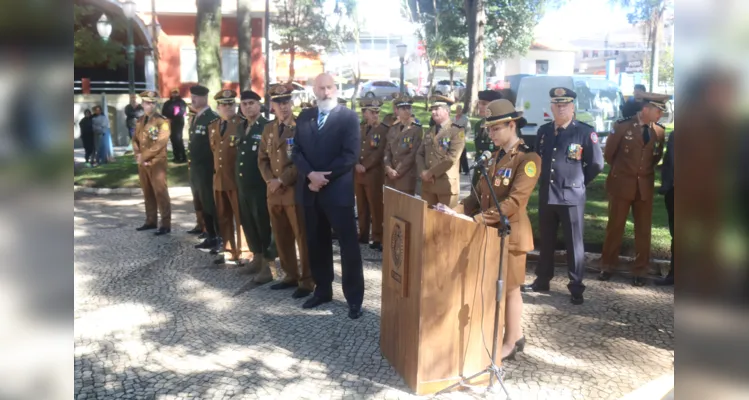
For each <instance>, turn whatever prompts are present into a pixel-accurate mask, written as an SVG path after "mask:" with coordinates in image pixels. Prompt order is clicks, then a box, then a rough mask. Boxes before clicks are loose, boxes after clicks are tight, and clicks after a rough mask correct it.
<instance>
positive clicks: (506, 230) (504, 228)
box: [435, 163, 510, 399]
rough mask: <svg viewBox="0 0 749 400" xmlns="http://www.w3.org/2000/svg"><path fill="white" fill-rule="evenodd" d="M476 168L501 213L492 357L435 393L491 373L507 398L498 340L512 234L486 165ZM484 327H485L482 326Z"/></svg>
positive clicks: (508, 396) (491, 384)
mask: <svg viewBox="0 0 749 400" xmlns="http://www.w3.org/2000/svg"><path fill="white" fill-rule="evenodd" d="M476 168H478V169H479V171H481V176H483V177H484V179H486V183H487V184H488V185H489V189H490V190H489V193H491V195H492V200H493V201H494V206H495V207H497V212H498V213H499V227H498V228H497V234H499V275H498V277H497V293H496V296H495V298H494V300H495V306H494V334H493V335H492V358H491V362H490V364H489V366H487V367H486V368H485V369H484V370H482V371H479V372H477V373H476V374H474V375H471V376H469V377H468V378H464V379H461V380H460V381H459V382H457V383H455V384H452V385H450V386H448V387H446V388H444V389H442V390H440V391H439V392H437V393H436V394H435V396H438V395H440V394H442V393H444V392H447V391H450V390H452V389H454V388H456V387H458V386H465V385H466V382H469V381H471V380H472V379H474V378H477V377H479V376H481V375H483V374H489V386H488V387H487V389H489V390H492V389H493V388H494V378H496V379H497V382H498V383H499V385H500V386H501V387H502V390H504V392H505V395H506V396H507V398H508V399H509V398H510V393H509V392H508V391H507V388H506V387H505V385H504V383H503V382H502V376H501V375H502V374H501V370H500V368H499V367H498V366H497V363H496V361H497V347H498V346H497V342H498V340H499V311H500V306H501V304H502V290H503V289H504V285H505V282H504V280H503V279H502V273H503V272H504V268H505V265H504V257H503V255H504V254H505V238H506V237H507V236H508V235H509V234H510V220H509V219H508V218H507V216H506V215H504V214H502V211H501V210H500V208H499V200H497V195H496V194H495V193H494V190H491V187H492V184H491V181H489V176H488V175H487V173H486V166H484V163H481V164H479V165H477V166H476ZM482 328H483V327H482Z"/></svg>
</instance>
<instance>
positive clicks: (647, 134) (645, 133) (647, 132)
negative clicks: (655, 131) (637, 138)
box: [642, 125, 650, 144]
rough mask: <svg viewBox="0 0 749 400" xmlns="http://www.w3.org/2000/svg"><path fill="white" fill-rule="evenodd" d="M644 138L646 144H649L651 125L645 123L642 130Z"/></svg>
mask: <svg viewBox="0 0 749 400" xmlns="http://www.w3.org/2000/svg"><path fill="white" fill-rule="evenodd" d="M642 140H643V141H644V142H645V144H648V142H650V127H648V126H647V125H645V129H643V131H642Z"/></svg>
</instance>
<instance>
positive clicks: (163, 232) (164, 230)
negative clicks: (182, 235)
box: [153, 228, 172, 236]
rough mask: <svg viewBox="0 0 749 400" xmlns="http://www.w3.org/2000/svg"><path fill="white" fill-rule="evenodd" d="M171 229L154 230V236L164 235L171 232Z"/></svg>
mask: <svg viewBox="0 0 749 400" xmlns="http://www.w3.org/2000/svg"><path fill="white" fill-rule="evenodd" d="M171 231H172V230H171V229H169V228H159V229H158V230H157V231H156V232H154V233H153V234H154V235H156V236H161V235H166V234H167V233H169V232H171Z"/></svg>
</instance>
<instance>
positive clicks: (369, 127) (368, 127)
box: [364, 125, 372, 136]
mask: <svg viewBox="0 0 749 400" xmlns="http://www.w3.org/2000/svg"><path fill="white" fill-rule="evenodd" d="M371 130H372V125H367V133H365V134H364V135H365V136H366V135H369V131H371Z"/></svg>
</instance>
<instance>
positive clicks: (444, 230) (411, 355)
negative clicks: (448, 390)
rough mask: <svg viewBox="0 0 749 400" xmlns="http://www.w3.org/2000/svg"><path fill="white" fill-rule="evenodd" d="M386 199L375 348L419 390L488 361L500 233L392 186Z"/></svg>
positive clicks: (458, 376) (451, 379)
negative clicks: (432, 208) (378, 338)
mask: <svg viewBox="0 0 749 400" xmlns="http://www.w3.org/2000/svg"><path fill="white" fill-rule="evenodd" d="M384 202H385V212H384V220H383V222H384V225H385V230H384V233H385V234H384V238H383V257H382V308H381V314H380V348H381V350H382V354H383V355H384V356H385V358H387V359H388V361H389V362H390V364H391V365H392V366H393V368H395V370H396V371H398V373H399V374H400V375H401V376H402V377H403V379H404V380H405V381H406V384H408V386H409V387H411V389H412V390H413V391H414V392H415V393H416V394H419V395H422V394H429V393H434V392H437V391H439V390H441V389H444V388H445V387H447V386H450V385H451V384H454V383H456V382H458V381H459V380H460V379H461V377H467V376H471V375H473V374H475V373H477V372H479V371H481V370H483V369H485V368H486V367H487V366H488V365H489V361H490V354H491V349H492V334H493V328H494V307H495V304H496V303H495V295H496V290H497V289H496V286H497V285H496V282H497V275H498V273H499V271H498V265H499V236H498V235H497V230H496V229H494V228H487V227H485V226H484V225H480V224H477V223H475V222H473V221H467V220H464V219H461V218H458V217H456V216H452V215H447V214H444V213H440V212H438V211H435V210H431V209H428V208H427V204H426V202H424V201H423V200H421V199H417V198H415V197H412V196H409V195H407V194H405V193H402V192H399V191H397V190H394V189H392V188H389V187H385V193H384ZM485 250H486V251H485ZM505 265H507V263H506V259H505ZM482 269H483V271H482ZM482 274H483V276H482ZM502 298H503V299H504V293H502ZM482 299H483V303H482ZM482 308H483V321H482V312H481V310H482ZM500 311H501V313H500V316H501V318H500V327H499V333H500V335H499V336H500V340H499V341H500V343H501V337H502V332H503V326H504V323H503V322H504V301H503V302H502V310H500ZM482 331H483V338H482ZM484 340H485V343H486V348H485V347H484ZM487 348H488V350H487ZM497 357H498V358H499V355H498V356H497ZM497 364H499V360H497ZM478 379H479V380H478V381H474V382H473V383H479V382H486V381H487V380H488V374H484V375H482V376H481V377H479V378H478Z"/></svg>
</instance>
